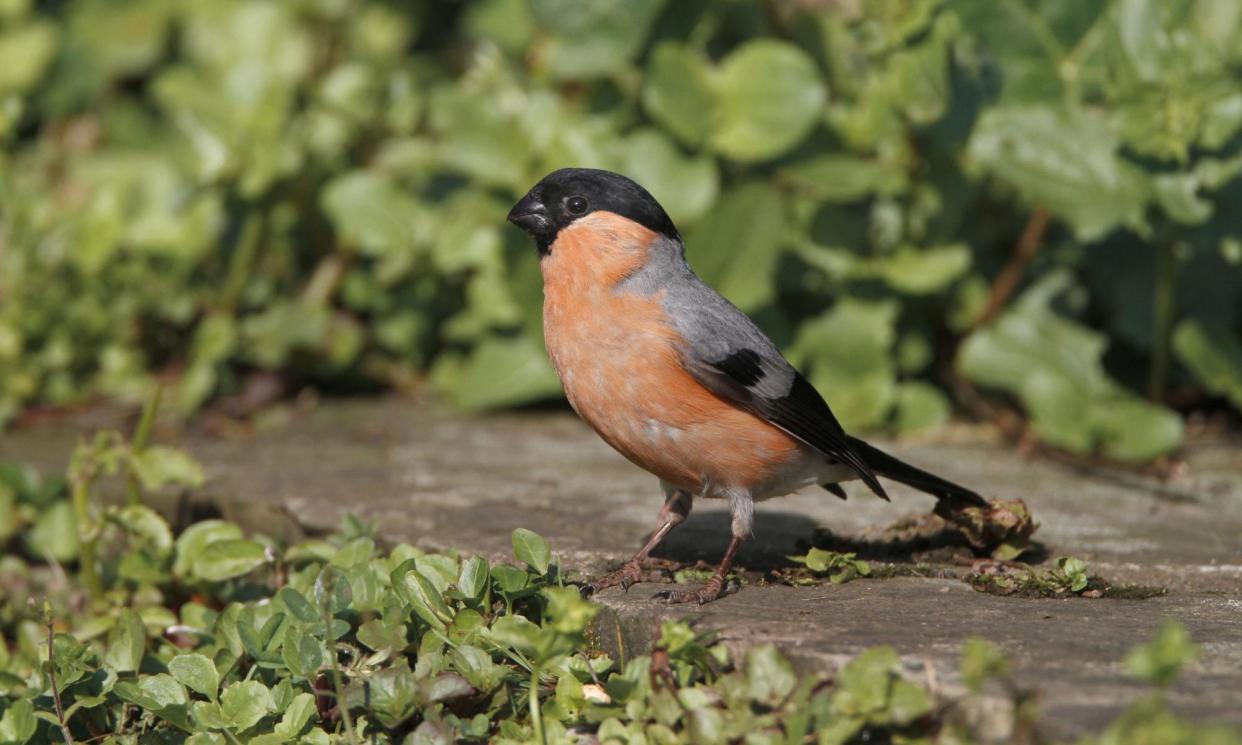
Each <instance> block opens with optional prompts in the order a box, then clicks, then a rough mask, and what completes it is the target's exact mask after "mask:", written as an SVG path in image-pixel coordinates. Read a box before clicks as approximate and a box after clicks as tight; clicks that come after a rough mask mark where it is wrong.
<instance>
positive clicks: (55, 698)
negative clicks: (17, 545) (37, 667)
mask: <svg viewBox="0 0 1242 745" xmlns="http://www.w3.org/2000/svg"><path fill="white" fill-rule="evenodd" d="M44 622H45V623H46V625H47V677H48V680H49V682H51V684H52V703H54V704H56V720H57V721H59V722H60V732H61V734H62V735H64V737H65V745H74V744H73V735H71V734H69V725H68V724H66V723H65V709H64V706H63V705H61V703H60V688H59V687H57V685H56V657H55V652H53V651H52V648H53V647H52V637H53V634H52V615H51V612H50V611H49V610H48V608H47V605H46V603H45V604H44Z"/></svg>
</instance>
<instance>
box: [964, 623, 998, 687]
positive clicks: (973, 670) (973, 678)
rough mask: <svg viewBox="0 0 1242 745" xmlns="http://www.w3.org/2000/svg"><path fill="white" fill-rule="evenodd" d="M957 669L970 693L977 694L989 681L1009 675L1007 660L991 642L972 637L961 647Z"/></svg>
mask: <svg viewBox="0 0 1242 745" xmlns="http://www.w3.org/2000/svg"><path fill="white" fill-rule="evenodd" d="M959 668H960V669H961V672H962V680H963V681H964V682H965V683H966V687H967V688H969V689H970V690H971V692H972V693H979V692H980V691H982V690H983V685H984V683H986V682H987V681H988V680H989V679H991V678H998V677H1002V676H1005V675H1008V674H1009V660H1008V659H1006V658H1005V654H1004V653H1003V652H1002V651H1001V650H1000V648H999V647H997V646H996V645H995V644H993V643H992V642H990V641H988V640H987V639H983V638H981V637H977V636H972V637H970V638H968V639H967V640H966V643H965V644H963V645H962V659H961V662H960V663H959Z"/></svg>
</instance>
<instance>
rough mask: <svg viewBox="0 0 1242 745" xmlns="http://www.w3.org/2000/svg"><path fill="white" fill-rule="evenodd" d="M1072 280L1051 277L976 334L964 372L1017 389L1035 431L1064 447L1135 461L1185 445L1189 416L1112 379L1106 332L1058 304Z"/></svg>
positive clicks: (965, 351) (961, 359)
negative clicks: (1060, 310)
mask: <svg viewBox="0 0 1242 745" xmlns="http://www.w3.org/2000/svg"><path fill="white" fill-rule="evenodd" d="M1067 282H1068V278H1067V277H1066V276H1065V275H1062V274H1053V275H1049V276H1048V277H1046V278H1045V279H1043V280H1042V281H1041V282H1039V283H1037V284H1036V285H1035V286H1034V287H1032V288H1031V289H1029V290H1027V292H1026V293H1025V294H1024V295H1023V296H1022V297H1021V298H1020V299H1019V301H1018V302H1017V303H1015V304H1014V305H1013V307H1011V308H1010V309H1009V310H1007V311H1006V312H1005V313H1004V314H1002V315H1001V316H1000V317H999V318H997V319H996V320H995V321H994V322H992V323H991V324H989V325H988V326H986V327H984V328H981V329H979V330H978V331H976V332H975V333H973V334H971V336H970V337H969V338H967V339H966V341H965V342H964V343H963V344H962V346H961V349H960V351H959V353H958V359H957V366H958V370H959V372H960V373H961V374H962V375H964V376H965V377H966V378H968V379H970V380H972V381H973V382H975V383H977V384H979V385H983V386H988V387H993V388H998V389H1001V390H1004V391H1008V392H1010V393H1012V394H1014V395H1016V396H1017V397H1018V398H1019V400H1020V401H1021V402H1022V405H1023V406H1024V407H1025V408H1026V410H1027V411H1028V412H1029V414H1030V415H1031V420H1032V424H1033V426H1034V429H1035V432H1036V433H1037V434H1038V435H1039V436H1040V438H1041V439H1043V440H1044V441H1045V442H1048V443H1050V444H1052V445H1054V446H1056V447H1061V448H1065V449H1066V450H1070V451H1073V452H1078V453H1090V452H1094V451H1097V450H1098V451H1100V452H1102V453H1104V454H1105V455H1108V456H1109V457H1113V458H1118V459H1122V460H1135V461H1141V460H1147V459H1150V458H1154V457H1156V456H1157V455H1161V454H1163V453H1167V452H1169V451H1170V450H1172V449H1173V448H1175V447H1177V446H1178V445H1179V444H1180V443H1181V440H1182V421H1181V418H1180V417H1178V416H1177V415H1176V414H1174V413H1173V412H1171V411H1169V410H1167V409H1165V408H1163V407H1161V406H1157V405H1156V404H1152V403H1148V402H1146V401H1143V400H1141V399H1139V398H1137V397H1136V396H1134V395H1133V394H1130V393H1129V392H1127V391H1125V390H1124V389H1123V388H1121V387H1120V386H1119V385H1118V384H1117V383H1116V382H1115V381H1113V380H1112V379H1110V378H1109V377H1108V375H1107V374H1106V373H1105V371H1104V368H1103V365H1102V363H1101V360H1102V357H1103V354H1104V347H1105V345H1106V344H1107V341H1106V339H1105V338H1104V336H1103V335H1101V334H1099V333H1097V332H1095V331H1092V330H1090V329H1087V328H1085V327H1083V326H1081V325H1079V324H1077V323H1075V322H1073V321H1071V320H1069V319H1068V318H1064V317H1062V316H1060V315H1057V314H1056V313H1055V312H1053V311H1052V310H1051V308H1050V307H1049V303H1050V302H1051V300H1052V298H1053V297H1054V296H1055V295H1057V294H1059V293H1060V292H1061V291H1062V290H1063V289H1064V287H1065V286H1066V284H1067Z"/></svg>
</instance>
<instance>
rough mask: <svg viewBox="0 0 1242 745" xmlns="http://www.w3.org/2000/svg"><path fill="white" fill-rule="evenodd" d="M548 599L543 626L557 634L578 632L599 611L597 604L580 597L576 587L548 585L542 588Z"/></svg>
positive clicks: (585, 627)
mask: <svg viewBox="0 0 1242 745" xmlns="http://www.w3.org/2000/svg"><path fill="white" fill-rule="evenodd" d="M543 596H544V597H545V598H547V600H548V608H547V618H546V619H544V622H543V625H544V628H548V629H551V630H553V631H555V632H557V633H558V634H580V633H582V632H584V631H586V630H587V627H588V626H590V624H591V620H592V619H594V618H595V616H596V615H597V614H598V613H599V606H598V605H596V604H595V603H592V602H589V601H587V600H585V599H584V598H583V597H582V593H581V592H580V591H579V590H578V588H576V587H548V588H545V589H544V590H543Z"/></svg>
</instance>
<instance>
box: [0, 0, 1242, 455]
mask: <svg viewBox="0 0 1242 745" xmlns="http://www.w3.org/2000/svg"><path fill="white" fill-rule="evenodd" d="M1240 75H1242V4H1239V3H1234V2H1222V1H1220V0H1167V1H1166V0H1117V1H1115V2H1081V0H960V1H959V2H953V3H947V2H937V1H936V0H882V1H881V0H877V1H875V2H863V1H862V0H821V1H816V0H769V1H766V2H763V1H760V0H720V1H718V2H717V1H709V0H678V1H677V2H672V1H671V0H590V1H585V0H471V1H468V2H467V1H463V0H458V1H448V0H415V1H412V2H391V3H389V2H380V1H378V0H284V1H283V2H275V1H269V0H198V1H197V2H193V3H183V2H176V1H175V0H0V139H2V140H3V143H4V151H3V155H2V156H0V422H5V421H11V420H12V419H13V418H15V417H17V416H18V415H19V414H20V413H21V412H22V411H23V410H24V409H26V408H27V407H31V406H39V405H46V406H53V407H59V406H64V405H68V404H73V403H75V402H80V401H83V400H88V399H91V398H94V397H98V396H108V397H119V398H121V399H122V400H132V401H140V400H141V399H143V398H144V397H145V396H146V395H147V393H148V391H149V390H150V387H151V385H152V383H153V381H155V380H156V379H160V380H163V381H165V382H166V383H167V384H168V385H169V394H168V398H169V399H170V400H171V404H172V405H173V406H174V407H175V408H176V409H177V410H178V411H179V412H180V413H181V414H182V415H188V414H190V413H192V412H194V411H196V410H198V409H199V408H200V407H202V406H204V405H205V404H206V403H207V402H209V401H210V400H212V399H213V397H218V396H221V395H225V394H235V393H237V392H239V391H244V390H245V389H246V386H247V381H248V380H252V379H253V378H254V377H255V375H256V374H261V373H263V371H275V372H278V373H279V378H280V379H281V380H282V381H285V383H282V385H286V386H301V385H314V386H318V387H320V388H323V389H325V390H330V391H355V390H361V389H375V388H381V387H396V388H400V389H411V388H420V387H422V386H423V385H425V384H427V385H429V386H430V388H431V389H433V390H434V391H435V392H436V393H437V394H438V395H439V396H440V397H442V398H443V399H445V400H447V401H449V402H452V403H454V404H456V405H459V406H462V407H466V408H486V407H496V406H511V405H518V404H524V403H528V402H533V401H539V400H544V399H547V398H552V397H556V396H558V395H559V391H560V389H559V386H558V383H557V381H556V378H555V376H554V375H553V373H552V371H551V368H550V367H549V365H548V362H547V360H546V358H545V355H544V352H543V349H542V342H541V338H540V333H541V332H540V308H539V304H540V299H541V289H540V279H539V276H538V265H537V258H536V255H535V252H534V250H533V248H532V247H531V246H530V244H529V242H528V240H527V239H526V238H525V237H524V236H522V235H521V234H519V233H518V231H517V230H516V229H513V228H512V227H509V226H507V225H506V224H505V223H504V215H505V213H506V211H507V209H508V207H509V206H510V205H511V204H512V202H513V201H514V200H515V199H516V198H517V197H518V196H520V195H521V194H522V193H524V192H525V190H526V189H527V188H529V186H530V185H531V184H532V183H534V182H535V181H536V180H537V179H538V178H540V177H541V176H542V175H544V174H545V173H546V172H548V171H550V170H552V169H555V168H559V167H563V166H569V165H574V166H594V167H602V168H610V169H614V170H619V171H622V172H624V173H626V174H628V175H630V176H632V177H633V178H635V179H636V180H638V181H639V182H641V183H643V184H644V185H646V186H647V187H648V188H649V189H650V190H651V191H652V192H653V193H654V194H655V195H656V196H657V197H658V198H659V199H660V200H661V201H662V202H663V203H664V205H665V206H666V207H667V208H668V210H669V212H670V213H671V214H672V216H673V218H674V220H675V221H676V222H677V224H678V225H679V227H680V228H681V229H682V232H683V233H684V234H685V235H686V237H687V243H688V249H687V251H688V254H689V257H690V260H691V262H692V263H693V264H694V266H695V267H696V268H697V269H698V270H699V272H700V273H701V274H702V275H703V276H704V278H705V279H706V280H708V281H709V282H711V283H712V284H714V285H715V286H717V287H718V288H720V289H721V290H722V291H723V292H724V293H725V294H726V295H727V296H728V297H729V298H730V299H732V300H733V301H734V302H735V303H737V304H738V305H739V306H740V307H742V308H743V309H744V310H746V311H748V312H750V313H751V314H753V315H754V316H755V317H756V318H757V319H758V320H759V322H760V324H761V325H762V326H763V327H764V329H765V330H767V331H768V332H769V333H770V334H771V335H772V336H773V337H774V338H775V339H776V340H777V341H778V343H779V344H780V345H781V346H782V347H784V348H785V349H786V351H787V352H788V353H789V355H790V357H791V359H792V360H793V361H794V362H795V364H797V365H799V366H801V367H802V368H803V369H804V371H805V372H807V373H808V375H809V377H810V378H811V380H812V381H813V382H814V383H815V384H816V385H817V386H818V387H819V388H820V389H821V390H822V391H823V392H824V393H825V394H826V396H827V398H828V399H829V401H830V403H831V404H832V405H833V407H834V408H835V410H836V411H837V412H838V414H839V416H840V418H841V420H842V422H843V423H844V424H845V425H846V426H847V427H852V428H860V429H877V428H879V429H889V430H892V431H898V432H910V431H919V430H926V429H930V428H934V427H936V426H938V425H939V424H941V423H942V422H944V421H945V420H946V418H947V417H948V416H949V414H950V411H951V410H952V408H953V405H954V403H955V402H956V403H957V404H959V405H960V404H963V403H968V402H970V401H974V400H987V401H991V402H993V404H995V403H1000V404H1001V405H1002V406H1011V405H1016V406H1017V407H1019V408H1020V410H1021V411H1022V412H1024V413H1025V416H1026V417H1028V418H1029V421H1030V424H1031V428H1032V429H1033V431H1034V432H1035V433H1036V434H1037V435H1038V436H1039V437H1040V438H1041V439H1043V440H1044V441H1046V442H1048V443H1050V444H1052V445H1054V446H1056V447H1060V448H1064V449H1068V450H1070V451H1074V452H1079V453H1092V452H1094V453H1102V454H1105V455H1107V456H1110V457H1114V458H1119V459H1132V460H1144V459H1149V458H1152V457H1155V456H1158V455H1160V454H1163V453H1167V452H1170V451H1171V450H1173V449H1175V448H1176V447H1177V445H1178V444H1179V442H1180V441H1181V438H1182V436H1183V421H1184V416H1185V415H1186V414H1187V413H1191V412H1196V411H1211V412H1221V411H1226V410H1228V408H1229V407H1233V408H1235V409H1238V408H1242V331H1240V329H1242V210H1240V209H1238V205H1239V204H1242V85H1240V83H1239V79H1240ZM980 392H982V393H983V397H982V398H981V397H980V396H979V393H980Z"/></svg>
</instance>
